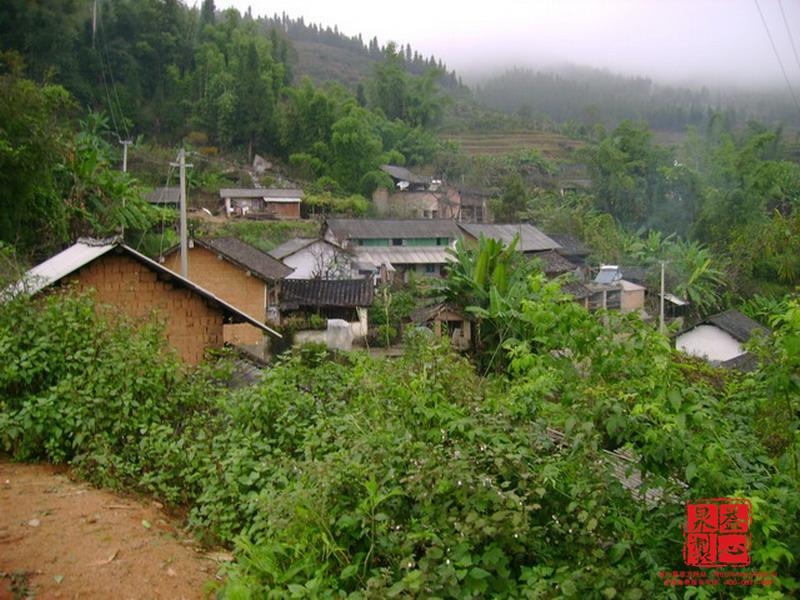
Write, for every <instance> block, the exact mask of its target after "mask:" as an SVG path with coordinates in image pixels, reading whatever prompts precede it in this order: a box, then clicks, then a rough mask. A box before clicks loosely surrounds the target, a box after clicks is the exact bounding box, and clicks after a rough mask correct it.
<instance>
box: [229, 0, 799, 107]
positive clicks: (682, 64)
mask: <svg viewBox="0 0 800 600" xmlns="http://www.w3.org/2000/svg"><path fill="white" fill-rule="evenodd" d="M227 6H236V7H237V8H239V9H240V10H242V11H245V10H247V9H248V7H251V10H252V13H253V15H254V16H256V15H261V14H269V15H272V14H274V13H278V14H280V13H281V12H286V13H287V14H289V15H290V16H292V17H295V18H296V17H299V16H302V17H303V18H304V19H305V20H306V21H307V22H308V21H313V22H317V23H323V24H325V25H330V26H333V25H334V24H335V25H338V27H339V29H340V31H343V32H345V33H347V34H348V35H356V34H358V33H361V34H362V35H363V36H364V37H365V38H372V37H373V36H377V37H378V38H379V40H380V41H381V43H385V42H386V41H389V40H394V41H397V42H399V43H403V44H404V43H410V44H411V45H412V46H414V47H415V48H418V49H419V50H420V51H421V52H422V53H423V54H424V55H430V54H435V55H436V56H440V57H442V59H443V60H444V61H445V62H446V63H447V64H448V65H449V66H450V67H451V68H455V69H456V70H458V72H459V74H460V75H462V76H463V77H464V78H465V80H466V81H468V82H476V81H477V80H479V79H481V78H484V77H485V76H487V75H488V74H490V73H492V74H497V73H498V72H502V71H503V70H505V69H507V68H510V67H515V66H516V67H528V68H542V67H543V66H549V65H563V64H579V65H587V66H591V67H596V68H607V69H610V70H612V71H614V72H617V73H621V74H626V75H645V76H647V77H651V78H654V79H656V80H658V81H660V82H663V83H668V84H674V85H689V84H691V85H693V86H694V85H697V86H702V85H705V86H707V87H717V86H725V87H729V86H736V87H745V88H754V87H758V88H763V87H769V88H775V87H778V86H780V87H782V88H783V89H784V90H787V89H788V88H787V83H786V79H788V80H789V81H790V82H791V84H792V85H793V87H794V88H795V92H796V93H798V92H800V58H798V55H797V43H798V42H800V3H797V2H782V3H779V2H778V0H759V2H754V1H752V0H672V1H670V2H664V1H656V2H642V1H640V0H610V1H608V2H595V1H591V0H562V1H560V2H549V1H547V2H546V1H543V0H539V1H534V2H518V1H515V0H497V1H496V2H493V3H491V4H478V3H460V4H459V5H458V6H456V5H454V4H453V3H445V2H442V3H431V2H422V1H420V0H408V1H407V2H404V3H403V5H402V9H397V7H394V8H393V7H391V6H389V5H386V4H384V3H364V2H354V1H347V0H343V1H340V2H336V3H330V2H322V1H319V0H291V1H290V0H274V1H273V0H270V1H269V2H267V1H266V0H219V1H218V2H217V7H218V8H224V7H227ZM759 9H760V11H761V13H763V21H762V17H761V14H760V12H759ZM765 24H766V25H765ZM768 32H769V33H768ZM769 36H771V37H772V40H773V41H774V45H775V50H773V47H772V45H771V42H770V37H769ZM776 51H777V57H780V62H779V59H778V58H777V57H776ZM781 63H782V66H783V71H785V73H786V77H784V76H783V71H782V70H781Z"/></svg>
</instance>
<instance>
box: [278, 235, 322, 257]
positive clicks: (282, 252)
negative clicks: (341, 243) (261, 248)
mask: <svg viewBox="0 0 800 600" xmlns="http://www.w3.org/2000/svg"><path fill="white" fill-rule="evenodd" d="M319 241H323V240H321V239H320V238H304V237H296V238H292V239H290V240H289V241H286V242H284V243H282V244H281V245H280V246H276V247H275V248H273V249H272V250H270V251H269V255H270V256H272V257H273V258H277V259H278V260H281V259H283V258H286V257H287V256H290V255H292V254H294V253H295V252H297V251H298V250H302V249H303V248H305V247H306V246H310V245H311V244H313V243H314V242H319Z"/></svg>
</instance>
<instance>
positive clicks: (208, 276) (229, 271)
mask: <svg viewBox="0 0 800 600" xmlns="http://www.w3.org/2000/svg"><path fill="white" fill-rule="evenodd" d="M164 266H165V267H167V268H168V269H169V270H170V271H175V272H176V273H180V272H181V254H180V252H174V253H172V254H170V255H168V256H167V257H165V259H164ZM188 279H189V281H192V282H194V283H196V284H197V285H199V286H202V287H203V288H205V289H207V290H208V291H209V292H211V293H212V294H214V295H215V296H217V297H218V298H220V299H222V300H224V301H225V302H227V303H228V304H232V305H233V306H235V307H236V308H238V309H239V310H241V311H242V312H244V313H246V314H248V315H250V316H251V317H253V318H254V319H257V320H259V321H264V320H265V319H266V315H267V294H268V293H269V290H268V286H267V284H266V283H265V282H263V281H261V280H260V279H258V278H256V277H254V276H253V275H248V274H247V272H246V271H245V270H244V269H242V268H241V267H238V266H236V265H234V264H232V263H230V262H228V261H227V260H225V259H224V258H221V257H220V256H219V255H217V254H215V253H214V252H211V251H210V250H207V249H206V248H203V247H200V246H198V245H195V247H194V248H190V249H189V277H188ZM224 339H225V342H226V343H229V344H244V345H258V344H261V343H263V341H264V333H263V332H262V331H260V330H258V329H256V328H255V327H253V326H252V325H248V324H247V323H237V324H229V325H225V328H224Z"/></svg>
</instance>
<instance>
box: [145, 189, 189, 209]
mask: <svg viewBox="0 0 800 600" xmlns="http://www.w3.org/2000/svg"><path fill="white" fill-rule="evenodd" d="M144 199H145V200H147V202H149V203H150V204H152V205H154V206H158V207H161V208H173V209H175V210H178V209H179V208H180V204H181V190H180V188H177V187H158V188H156V189H154V190H153V191H152V192H149V193H147V194H145V197H144Z"/></svg>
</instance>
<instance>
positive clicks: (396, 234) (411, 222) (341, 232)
mask: <svg viewBox="0 0 800 600" xmlns="http://www.w3.org/2000/svg"><path fill="white" fill-rule="evenodd" d="M326 223H327V227H328V230H329V231H330V232H331V233H332V234H333V235H334V236H335V237H336V238H337V239H338V240H341V241H344V240H348V239H354V240H369V239H397V238H400V239H413V238H436V237H440V238H448V239H451V240H454V239H456V238H457V237H458V236H459V233H460V232H459V229H458V226H457V225H456V224H455V222H453V221H450V220H447V219H327V220H326Z"/></svg>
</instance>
